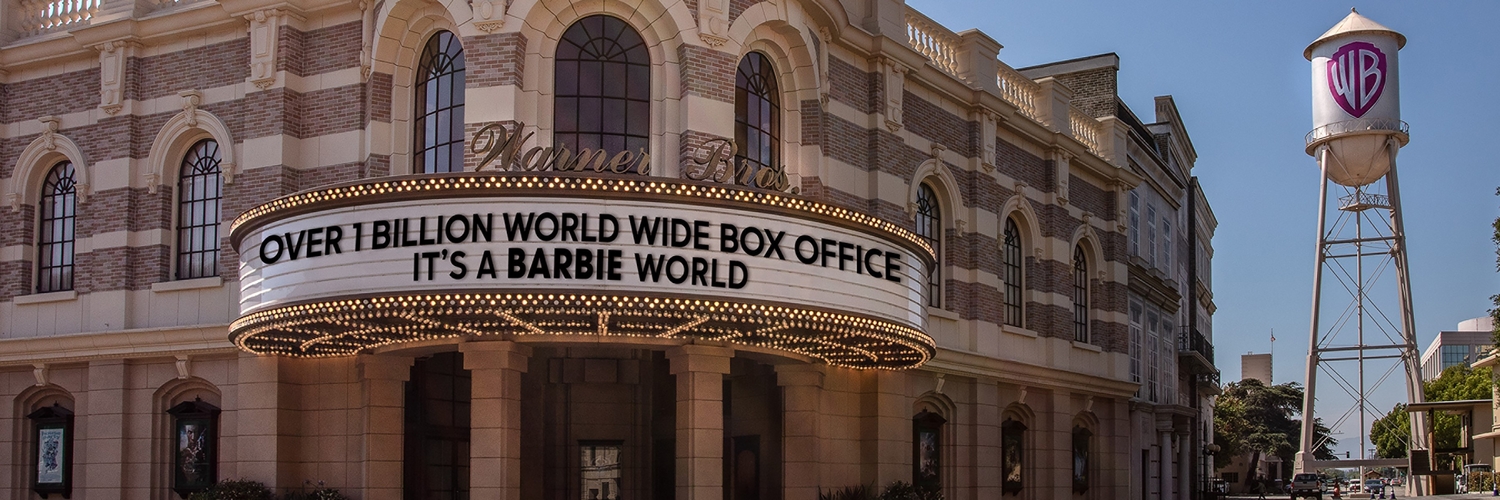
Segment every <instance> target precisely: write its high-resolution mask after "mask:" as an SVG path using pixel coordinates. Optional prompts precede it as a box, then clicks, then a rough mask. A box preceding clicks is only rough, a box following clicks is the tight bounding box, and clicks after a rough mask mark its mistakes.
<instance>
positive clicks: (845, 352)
mask: <svg viewBox="0 0 1500 500" xmlns="http://www.w3.org/2000/svg"><path fill="white" fill-rule="evenodd" d="M0 20H3V22H4V25H3V26H0V191H3V201H4V203H3V206H0V420H3V421H0V489H3V490H0V491H3V493H0V497H3V498H8V499H30V498H38V497H45V498H55V495H61V496H62V497H63V498H75V499H77V498H82V499H89V500H95V499H106V498H108V499H114V498H129V499H152V500H166V499H169V498H179V497H185V496H186V495H188V494H190V493H192V492H194V491H199V490H202V489H204V488H205V487H207V486H208V485H210V484H212V483H214V482H215V481H217V480H222V479H233V478H245V479H249V480H254V481H259V482H262V483H265V484H266V485H269V486H271V487H273V488H275V489H276V490H277V491H278V492H287V491H297V490H299V489H301V488H304V487H306V485H309V484H322V485H324V486H327V487H333V488H337V489H339V490H340V491H342V492H343V493H345V494H347V495H349V496H351V497H353V498H357V499H367V500H368V499H408V498H410V499H416V498H501V499H522V498H525V499H579V498H582V499H585V500H588V499H635V498H651V499H672V498H675V499H678V500H690V499H710V498H712V499H734V500H750V499H776V498H786V499H812V498H816V497H817V495H818V492H819V491H827V490H830V489H835V488H842V487H849V486H857V485H861V484H877V485H885V484H889V483H891V482H893V481H907V482H911V483H915V484H917V485H919V486H924V487H931V488H939V489H941V491H942V492H943V494H944V495H945V497H946V498H956V499H978V498H1002V497H1003V498H1022V499H1053V498H1079V499H1085V498H1086V499H1114V498H1141V497H1142V496H1145V497H1149V498H1186V497H1187V496H1188V492H1187V491H1181V490H1176V491H1175V492H1174V491H1171V490H1168V489H1164V488H1161V487H1158V486H1152V487H1149V488H1147V487H1143V485H1147V484H1148V483H1152V482H1154V483H1156V484H1158V485H1160V484H1177V483H1176V482H1177V481H1178V480H1179V477H1178V476H1177V475H1178V474H1184V473H1186V471H1187V469H1186V468H1183V469H1181V470H1182V471H1184V472H1178V471H1179V469H1178V468H1177V467H1174V466H1170V465H1147V464H1143V463H1139V462H1140V460H1141V458H1142V457H1146V458H1151V457H1155V458H1154V459H1153V460H1156V462H1154V463H1159V462H1160V461H1161V460H1166V461H1167V462H1171V460H1172V459H1173V457H1179V456H1181V457H1196V456H1197V455H1195V454H1194V453H1196V451H1193V450H1189V451H1188V452H1186V453H1185V454H1181V455H1179V453H1180V452H1177V451H1172V452H1167V451H1163V450H1157V451H1155V452H1153V453H1154V454H1147V455H1142V454H1141V447H1142V446H1146V447H1148V451H1150V450H1149V447H1150V446H1156V445H1160V446H1165V447H1167V448H1173V447H1178V446H1189V445H1195V446H1196V445H1198V444H1201V443H1199V440H1196V439H1177V438H1172V437H1170V436H1169V437H1168V438H1166V439H1162V440H1158V439H1157V438H1156V436H1155V435H1154V434H1153V435H1151V436H1146V437H1140V436H1135V435H1134V434H1135V433H1136V432H1137V430H1136V429H1137V427H1140V426H1139V425H1136V424H1134V423H1133V422H1137V421H1148V420H1150V419H1151V418H1152V417H1149V416H1146V417H1142V416H1141V415H1143V412H1148V413H1149V412H1157V411H1158V410H1153V409H1152V408H1153V407H1152V406H1151V405H1150V404H1148V403H1147V402H1143V400H1142V399H1141V396H1139V394H1138V390H1139V388H1140V387H1141V383H1140V382H1138V381H1137V380H1136V379H1135V378H1133V374H1134V372H1133V371H1132V369H1131V367H1132V353H1133V352H1134V351H1132V347H1131V346H1132V330H1131V325H1132V322H1131V321H1132V320H1131V318H1130V316H1129V312H1128V310H1129V304H1130V303H1131V300H1132V297H1134V295H1132V293H1138V292H1132V291H1131V290H1133V289H1134V288H1132V287H1133V284H1134V283H1135V281H1136V280H1137V276H1136V274H1138V270H1137V269H1136V268H1139V267H1141V266H1140V265H1139V264H1138V263H1137V264H1132V261H1131V259H1132V257H1130V255H1131V253H1129V251H1128V250H1127V241H1128V239H1129V238H1128V237H1127V232H1128V230H1129V229H1130V228H1129V227H1128V223H1127V221H1128V220H1129V219H1128V218H1127V206H1128V204H1129V200H1130V199H1131V197H1130V193H1132V192H1133V190H1134V191H1139V190H1140V189H1142V188H1141V187H1139V186H1142V185H1143V184H1142V180H1143V179H1144V178H1146V177H1147V176H1148V175H1150V172H1148V171H1147V168H1145V167H1142V166H1141V165H1139V164H1138V161H1137V160H1139V159H1140V158H1146V157H1150V156H1151V154H1147V153H1145V152H1143V150H1142V149H1141V148H1142V147H1143V145H1145V146H1150V144H1162V142H1161V141H1160V140H1158V139H1159V138H1157V137H1150V138H1147V137H1142V134H1143V132H1141V131H1142V130H1146V131H1148V132H1149V131H1150V130H1167V129H1170V130H1169V132H1171V133H1177V132H1175V131H1179V130H1180V123H1179V124H1178V125H1176V127H1177V128H1171V127H1167V126H1166V125H1162V126H1160V127H1157V126H1156V125H1153V127H1156V128H1152V129H1149V130H1148V128H1145V127H1142V126H1140V124H1139V123H1136V122H1132V121H1131V120H1130V119H1127V118H1126V117H1124V116H1123V115H1124V114H1125V113H1121V112H1117V109H1123V108H1115V107H1114V103H1116V102H1118V97H1117V96H1115V95H1114V90H1113V87H1110V89H1109V90H1108V92H1107V94H1109V95H1108V96H1107V98H1106V96H1103V95H1101V94H1100V93H1099V91H1098V89H1097V88H1092V87H1089V85H1090V81H1091V80H1089V79H1087V78H1072V79H1070V78H1064V77H1062V76H1061V75H1059V76H1056V77H1054V76H1029V75H1025V74H1023V72H1021V71H1017V70H1015V69H1012V68H1011V67H1010V66H1008V65H1006V64H1005V63H1003V62H1001V61H1000V60H999V58H998V55H999V51H1000V48H1001V46H1000V44H999V43H997V42H995V41H994V40H993V39H991V38H990V37H988V36H986V35H985V34H983V33H980V32H977V31H972V30H971V31H965V32H962V33H955V32H953V31H951V30H949V29H948V28H945V27H943V26H941V25H939V24H937V23H935V22H933V21H931V20H930V19H928V18H927V17H925V16H923V15H922V14H921V13H920V12H917V11H916V10H914V9H912V8H909V7H907V6H905V5H904V4H902V3H901V2H899V1H893V0H875V1H872V2H866V1H858V2H855V1H845V2H839V1H835V0H803V1H797V0H762V1H758V2H756V1H751V0H691V1H686V2H676V1H671V2H660V1H658V0H595V1H587V2H564V1H552V0H510V1H505V0H473V1H472V2H465V1H454V2H447V3H438V2H432V1H428V0H382V1H379V2H370V1H355V2H351V1H321V0H305V1H304V0H293V1H264V0H218V1H214V0H196V1H195V0H182V1H176V2H173V1H170V0H0ZM1111 77H1112V75H1111ZM1100 103H1106V104H1105V105H1101V104H1100ZM1173 113H1175V108H1173ZM1158 115H1159V116H1167V115H1162V114H1161V113H1158ZM1171 116H1172V117H1175V114H1172V115H1171ZM1173 119H1175V118H1173ZM1137 122H1138V120H1137ZM1157 125H1160V124H1157ZM1162 127H1166V128H1162ZM1179 135H1180V136H1181V140H1184V141H1185V139H1186V136H1185V133H1184V134H1179ZM1151 141H1155V142H1151ZM1154 154H1158V156H1159V155H1160V153H1154ZM1158 159H1159V158H1158ZM1185 165H1190V162H1189V163H1185ZM1185 168H1191V167H1190V166H1188V167H1185ZM1185 171H1186V170H1183V172H1185ZM1169 191H1170V190H1169ZM1171 192H1172V193H1177V194H1180V193H1178V192H1177V191H1171ZM1179 233H1181V232H1179ZM1184 253H1186V252H1183V253H1180V254H1179V255H1182V254H1184ZM1132 266H1135V267H1132ZM1182 309H1183V310H1191V309H1189V308H1187V307H1183V308H1182ZM1210 312H1211V311H1210ZM1168 344H1170V341H1168ZM1167 352H1169V351H1167ZM1142 419H1145V420H1142ZM1169 421H1170V419H1169ZM1158 430H1160V429H1158ZM1174 449H1179V448H1174ZM1162 457H1165V458H1162Z"/></svg>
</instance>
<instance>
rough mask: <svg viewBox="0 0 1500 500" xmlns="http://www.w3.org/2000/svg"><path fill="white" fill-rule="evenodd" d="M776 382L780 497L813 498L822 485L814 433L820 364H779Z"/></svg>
mask: <svg viewBox="0 0 1500 500" xmlns="http://www.w3.org/2000/svg"><path fill="white" fill-rule="evenodd" d="M776 384H777V385H780V386H781V387H782V392H781V394H782V403H781V411H782V424H781V457H782V458H781V466H782V474H781V485H782V492H783V495H782V496H783V498H789V499H791V498H817V497H818V488H820V487H821V486H823V484H822V482H821V479H822V477H821V476H822V474H821V472H822V465H821V457H822V450H823V446H822V444H823V440H822V438H821V437H820V435H819V434H820V433H819V432H818V423H819V422H818V421H819V416H820V415H821V414H822V408H821V406H822V405H821V403H822V400H823V367H822V366H818V365H810V364H794V365H779V366H777V367H776Z"/></svg>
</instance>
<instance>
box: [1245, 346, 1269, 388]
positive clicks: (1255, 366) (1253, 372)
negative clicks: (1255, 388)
mask: <svg viewBox="0 0 1500 500" xmlns="http://www.w3.org/2000/svg"><path fill="white" fill-rule="evenodd" d="M1252 378H1253V379H1255V380H1259V381H1260V382H1261V383H1262V384H1266V385H1271V354H1270V353H1266V354H1246V355H1243V356H1240V380H1250V379H1252Z"/></svg>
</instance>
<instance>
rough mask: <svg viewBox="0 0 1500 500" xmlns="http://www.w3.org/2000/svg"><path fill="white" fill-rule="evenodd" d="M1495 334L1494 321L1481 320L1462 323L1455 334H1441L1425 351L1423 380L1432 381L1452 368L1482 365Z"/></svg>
mask: <svg viewBox="0 0 1500 500" xmlns="http://www.w3.org/2000/svg"><path fill="white" fill-rule="evenodd" d="M1494 330H1495V323H1494V320H1492V319H1491V318H1490V317H1489V316H1481V317H1478V318H1474V319H1469V320H1464V321H1462V322H1459V324H1458V328H1456V329H1455V330H1454V331H1446V332H1438V336H1437V338H1435V339H1432V344H1429V345H1428V346H1427V350H1425V351H1422V379H1423V380H1432V379H1435V378H1438V375H1441V374H1442V373H1443V370H1446V369H1448V367H1450V366H1455V365H1460V364H1462V365H1469V364H1473V363H1474V362H1475V361H1479V358H1482V357H1484V355H1485V353H1488V352H1489V351H1490V347H1491V346H1492V345H1494V343H1495V342H1494V340H1493V338H1494V337H1493V334H1492V332H1494Z"/></svg>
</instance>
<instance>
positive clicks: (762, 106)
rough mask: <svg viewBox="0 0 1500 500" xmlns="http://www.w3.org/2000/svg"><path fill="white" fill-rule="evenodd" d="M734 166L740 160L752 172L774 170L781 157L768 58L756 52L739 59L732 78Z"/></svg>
mask: <svg viewBox="0 0 1500 500" xmlns="http://www.w3.org/2000/svg"><path fill="white" fill-rule="evenodd" d="M734 142H735V144H736V145H738V146H739V151H738V155H737V157H736V158H735V165H739V164H740V161H741V160H743V161H744V162H745V164H746V165H748V166H749V167H750V170H751V171H752V172H754V171H759V170H760V168H761V167H774V166H775V164H776V163H777V162H779V161H780V153H781V147H780V146H781V99H780V95H779V94H778V93H777V88H776V70H775V69H774V68H772V67H771V58H769V57H766V55H765V54H762V53H760V52H751V53H749V54H745V58H744V59H740V67H739V70H738V71H737V72H736V73H735V78H734Z"/></svg>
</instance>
